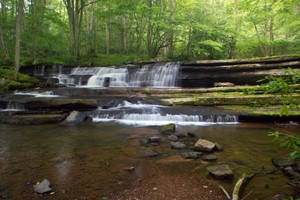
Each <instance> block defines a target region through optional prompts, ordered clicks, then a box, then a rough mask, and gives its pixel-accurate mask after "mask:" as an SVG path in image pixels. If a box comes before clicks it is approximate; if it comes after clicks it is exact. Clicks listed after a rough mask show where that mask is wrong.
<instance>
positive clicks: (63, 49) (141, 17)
mask: <svg viewBox="0 0 300 200" xmlns="http://www.w3.org/2000/svg"><path fill="white" fill-rule="evenodd" d="M66 2H70V1H69V0H64V1H62V0H52V1H46V0H30V1H28V0H26V3H25V10H24V20H23V25H22V27H23V28H22V32H21V64H22V65H24V64H32V63H35V64H36V63H43V62H44V63H51V61H53V62H54V63H64V62H77V61H79V60H81V59H83V60H87V61H88V60H89V61H88V62H92V61H94V60H99V59H98V58H101V57H102V56H103V55H105V54H107V55H108V57H109V55H110V54H112V55H121V57H122V58H125V56H124V55H126V56H127V55H129V56H128V59H129V60H127V61H122V62H128V61H130V60H132V56H131V55H135V56H134V59H136V60H144V59H145V55H147V57H148V58H157V57H159V58H168V59H171V60H193V59H223V58H249V57H258V56H272V55H281V54H291V53H300V37H299V35H300V28H299V27H300V26H299V25H300V22H299V17H300V5H299V1H297V0H283V1H273V0H265V1H261V0H247V1H226V0H220V1H211V0H131V1H123V0H110V1H108V0H101V1H97V0H74V2H78V3H79V7H77V8H74V7H68V6H67V5H68V4H65V3H66ZM16 4H17V1H15V0H5V1H1V2H0V64H2V65H4V64H7V65H12V64H13V57H14V48H15V25H16V22H15V21H16V12H17V10H16V7H17V6H16ZM68 11H70V12H71V11H72V12H71V13H70V12H68ZM72 13H73V14H74V15H76V16H73V17H77V18H76V19H75V20H72V15H71V14H72ZM70 17H71V18H70ZM73 29H76V30H73ZM75 43H76V45H75ZM74 45H75V46H74ZM75 47H76V50H74V48H75ZM74 51H76V52H78V55H74ZM105 58H106V57H105ZM116 58H118V56H112V59H116ZM117 63H121V62H117ZM104 64H110V61H109V62H107V61H105V62H104Z"/></svg>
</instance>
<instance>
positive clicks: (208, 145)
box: [194, 139, 216, 152]
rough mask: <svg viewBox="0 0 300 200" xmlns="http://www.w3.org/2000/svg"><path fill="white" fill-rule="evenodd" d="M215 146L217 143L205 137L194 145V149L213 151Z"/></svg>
mask: <svg viewBox="0 0 300 200" xmlns="http://www.w3.org/2000/svg"><path fill="white" fill-rule="evenodd" d="M215 146H216V144H215V143H213V142H210V141H208V140H204V139H199V140H198V141H197V142H196V144H195V146H194V150H195V151H203V152H212V151H213V149H214V148H215Z"/></svg>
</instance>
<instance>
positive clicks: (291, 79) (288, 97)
mask: <svg viewBox="0 0 300 200" xmlns="http://www.w3.org/2000/svg"><path fill="white" fill-rule="evenodd" d="M283 71H284V76H281V77H275V76H267V77H266V78H265V79H263V80H261V82H266V81H268V83H266V84H264V85H263V86H264V91H265V93H267V94H274V95H276V96H279V97H280V99H281V102H282V107H281V110H280V114H281V115H288V112H289V110H290V109H293V108H295V109H298V110H300V99H299V98H296V97H294V93H295V85H296V84H300V70H297V69H291V68H288V69H284V70H283Z"/></svg>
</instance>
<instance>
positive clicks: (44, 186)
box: [34, 179, 52, 194]
mask: <svg viewBox="0 0 300 200" xmlns="http://www.w3.org/2000/svg"><path fill="white" fill-rule="evenodd" d="M50 186H51V183H50V181H48V180H47V179H44V180H43V181H42V182H40V183H37V184H36V185H35V186H34V191H35V192H37V193H39V194H44V193H47V192H51V191H52V188H51V187H50Z"/></svg>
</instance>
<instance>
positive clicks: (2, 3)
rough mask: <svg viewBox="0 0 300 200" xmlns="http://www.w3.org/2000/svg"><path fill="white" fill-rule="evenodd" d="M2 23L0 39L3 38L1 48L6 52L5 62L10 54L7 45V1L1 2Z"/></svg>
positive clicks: (0, 23) (0, 22)
mask: <svg viewBox="0 0 300 200" xmlns="http://www.w3.org/2000/svg"><path fill="white" fill-rule="evenodd" d="M1 8H2V9H1V21H0V38H1V46H2V49H3V52H4V56H5V60H6V59H9V52H8V48H7V43H6V40H5V38H6V17H7V16H6V5H5V0H1Z"/></svg>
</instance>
